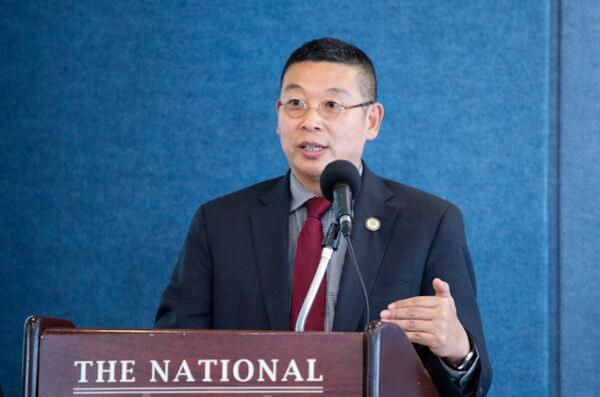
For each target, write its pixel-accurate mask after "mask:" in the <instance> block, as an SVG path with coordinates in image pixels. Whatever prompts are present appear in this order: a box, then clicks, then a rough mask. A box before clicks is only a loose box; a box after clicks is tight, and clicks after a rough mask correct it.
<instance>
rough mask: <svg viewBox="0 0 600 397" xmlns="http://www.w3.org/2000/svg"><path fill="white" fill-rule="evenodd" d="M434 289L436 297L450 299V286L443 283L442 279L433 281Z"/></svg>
mask: <svg viewBox="0 0 600 397" xmlns="http://www.w3.org/2000/svg"><path fill="white" fill-rule="evenodd" d="M432 284H433V289H434V290H435V296H439V297H441V298H448V297H450V296H451V295H450V285H448V283H447V282H445V281H443V280H442V279H440V278H434V279H433V282H432Z"/></svg>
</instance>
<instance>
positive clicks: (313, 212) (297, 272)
mask: <svg viewBox="0 0 600 397" xmlns="http://www.w3.org/2000/svg"><path fill="white" fill-rule="evenodd" d="M329 207H331V203H330V202H329V201H328V200H327V199H325V198H323V197H313V198H312V199H310V200H308V201H307V202H306V210H307V215H308V216H307V218H306V222H304V225H303V226H302V229H301V230H300V234H299V235H298V242H297V244H296V257H295V259H294V283H293V285H292V308H291V313H290V329H292V330H293V329H294V328H295V327H296V320H297V319H298V314H299V313H300V308H301V307H302V303H303V302H304V298H305V297H306V294H307V292H308V288H309V287H310V283H311V282H312V279H313V277H314V275H315V272H316V271H317V266H318V265H319V260H320V259H321V249H322V246H321V244H322V242H323V226H322V225H321V217H322V216H323V214H325V212H327V210H328V209H329ZM326 286H327V282H326V281H325V277H323V281H322V282H321V285H320V287H319V290H318V292H317V296H316V297H315V301H314V303H313V306H312V309H311V310H310V313H309V315H308V318H307V320H306V326H305V327H304V329H305V331H323V330H324V326H325V293H326Z"/></svg>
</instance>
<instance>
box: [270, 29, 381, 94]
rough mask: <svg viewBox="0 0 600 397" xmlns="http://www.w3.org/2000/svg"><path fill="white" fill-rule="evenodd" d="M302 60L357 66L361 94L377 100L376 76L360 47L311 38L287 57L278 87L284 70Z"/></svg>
mask: <svg viewBox="0 0 600 397" xmlns="http://www.w3.org/2000/svg"><path fill="white" fill-rule="evenodd" d="M304 61H313V62H333V63H342V64H344V65H350V66H358V67H359V68H360V72H359V88H360V91H361V94H362V95H363V96H364V97H365V98H367V99H368V100H373V101H376V100H377V77H376V75H375V68H374V67H373V62H371V59H370V58H369V57H368V56H367V54H365V53H364V52H363V51H362V50H361V49H360V48H358V47H356V46H353V45H352V44H349V43H346V42H345V41H342V40H339V39H334V38H331V37H324V38H321V39H316V40H311V41H309V42H308V43H305V44H303V45H302V46H301V47H299V48H297V49H296V50H294V52H292V54H291V55H290V57H289V58H288V60H287V62H286V63H285V66H284V67H283V71H282V72H281V78H280V80H279V89H280V90H281V88H282V87H281V85H282V84H283V77H284V76H285V72H287V70H288V69H289V67H290V66H292V65H293V64H295V63H300V62H304Z"/></svg>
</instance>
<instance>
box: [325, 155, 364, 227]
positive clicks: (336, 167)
mask: <svg viewBox="0 0 600 397" xmlns="http://www.w3.org/2000/svg"><path fill="white" fill-rule="evenodd" d="M360 183H361V182H360V174H359V173H358V169H356V167H355V166H354V164H352V163H351V162H350V161H347V160H335V161H332V162H331V163H329V164H327V166H326V167H325V169H324V170H323V172H322V173H321V180H320V185H321V192H322V193H323V196H324V197H325V198H326V199H327V200H329V201H331V202H332V203H333V212H334V216H335V219H336V221H337V222H339V225H340V231H341V232H342V234H343V235H344V236H345V237H348V236H350V235H351V234H352V217H353V216H354V214H353V211H352V196H353V195H354V196H356V195H358V192H359V191H360Z"/></svg>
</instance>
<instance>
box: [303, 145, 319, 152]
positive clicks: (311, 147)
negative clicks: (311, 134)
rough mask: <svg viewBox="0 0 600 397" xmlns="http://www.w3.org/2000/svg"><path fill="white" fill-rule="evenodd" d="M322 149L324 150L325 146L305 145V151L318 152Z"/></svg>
mask: <svg viewBox="0 0 600 397" xmlns="http://www.w3.org/2000/svg"><path fill="white" fill-rule="evenodd" d="M321 149H323V146H315V145H304V150H308V151H309V152H318V151H319V150H321Z"/></svg>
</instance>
